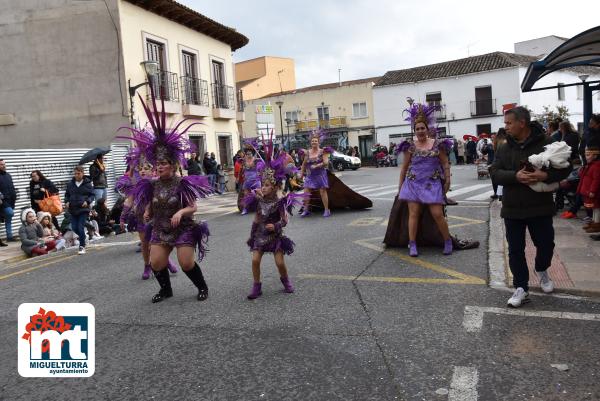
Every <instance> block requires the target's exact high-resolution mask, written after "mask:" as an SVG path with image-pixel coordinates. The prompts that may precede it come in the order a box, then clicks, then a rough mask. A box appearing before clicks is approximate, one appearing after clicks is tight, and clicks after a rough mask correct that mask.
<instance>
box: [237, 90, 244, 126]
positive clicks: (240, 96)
mask: <svg viewBox="0 0 600 401" xmlns="http://www.w3.org/2000/svg"><path fill="white" fill-rule="evenodd" d="M244 110H245V104H244V92H243V91H242V90H241V89H240V90H238V91H237V113H236V115H237V118H236V120H237V121H239V122H244V121H246V113H245V112H244Z"/></svg>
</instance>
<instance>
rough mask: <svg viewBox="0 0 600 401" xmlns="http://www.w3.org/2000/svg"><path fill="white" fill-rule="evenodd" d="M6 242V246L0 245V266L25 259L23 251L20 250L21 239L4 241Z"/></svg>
mask: <svg viewBox="0 0 600 401" xmlns="http://www.w3.org/2000/svg"><path fill="white" fill-rule="evenodd" d="M6 244H8V246H3V247H0V266H1V265H3V264H9V263H16V262H20V261H21V260H25V259H27V256H26V255H25V253H23V251H22V250H21V241H17V242H6Z"/></svg>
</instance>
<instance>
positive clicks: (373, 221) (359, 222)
mask: <svg viewBox="0 0 600 401" xmlns="http://www.w3.org/2000/svg"><path fill="white" fill-rule="evenodd" d="M448 219H457V220H462V221H465V223H459V224H451V225H448V228H456V227H463V226H470V225H473V224H482V223H485V221H483V220H476V219H469V218H467V217H461V216H454V215H448ZM377 224H381V225H382V226H387V225H388V219H384V218H383V217H361V218H360V219H356V220H353V221H351V222H350V223H348V226H351V227H369V226H374V225H377Z"/></svg>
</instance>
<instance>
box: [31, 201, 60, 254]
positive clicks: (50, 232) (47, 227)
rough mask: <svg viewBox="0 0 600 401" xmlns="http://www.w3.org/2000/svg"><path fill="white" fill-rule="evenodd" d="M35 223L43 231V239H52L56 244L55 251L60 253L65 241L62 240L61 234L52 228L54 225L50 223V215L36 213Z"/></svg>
mask: <svg viewBox="0 0 600 401" xmlns="http://www.w3.org/2000/svg"><path fill="white" fill-rule="evenodd" d="M37 221H38V223H40V225H41V226H42V229H43V230H44V237H45V238H49V239H53V240H54V241H55V242H56V250H57V251H60V250H63V249H65V243H66V241H65V240H64V239H63V238H62V234H61V233H60V231H58V230H57V229H56V227H54V223H53V222H52V215H51V214H50V213H48V212H41V211H40V212H38V213H37Z"/></svg>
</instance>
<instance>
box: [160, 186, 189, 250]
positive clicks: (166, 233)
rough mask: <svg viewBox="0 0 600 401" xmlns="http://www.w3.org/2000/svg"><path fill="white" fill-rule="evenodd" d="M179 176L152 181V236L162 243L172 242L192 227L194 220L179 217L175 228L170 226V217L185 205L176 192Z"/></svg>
mask: <svg viewBox="0 0 600 401" xmlns="http://www.w3.org/2000/svg"><path fill="white" fill-rule="evenodd" d="M180 182H181V177H173V178H171V179H168V180H160V179H159V180H156V181H154V183H153V185H154V194H153V198H152V219H153V238H157V239H159V240H160V241H161V242H164V243H171V244H172V243H174V242H175V241H176V239H177V238H178V237H179V235H181V233H183V232H184V231H186V230H189V229H191V228H193V226H194V220H193V219H192V218H191V217H188V216H184V217H182V218H181V221H180V223H179V225H178V226H177V227H176V228H173V227H171V218H172V217H173V215H174V214H175V213H177V212H178V211H179V210H181V209H183V208H185V207H187V206H188V205H183V204H182V201H181V197H180V196H179V194H178V191H177V189H178V186H179V184H180Z"/></svg>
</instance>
